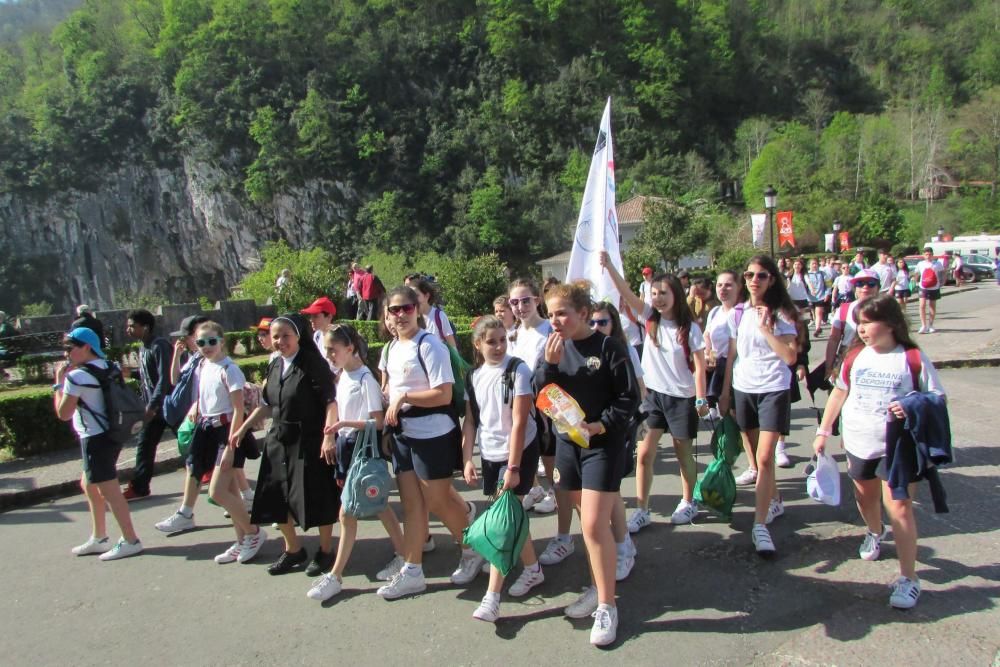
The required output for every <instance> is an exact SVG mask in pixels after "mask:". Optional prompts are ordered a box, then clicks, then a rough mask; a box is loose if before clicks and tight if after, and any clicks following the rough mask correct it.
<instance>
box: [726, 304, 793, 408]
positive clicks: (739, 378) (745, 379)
mask: <svg viewBox="0 0 1000 667" xmlns="http://www.w3.org/2000/svg"><path fill="white" fill-rule="evenodd" d="M726 323H727V324H728V327H729V337H730V338H735V339H736V365H735V366H734V367H733V389H736V390H739V391H742V392H743V393H746V394H767V393H770V392H773V391H784V390H786V389H788V387H789V386H791V383H792V370H791V369H790V368H789V367H788V364H786V363H785V362H784V361H782V360H781V357H779V356H778V353H777V352H775V351H774V350H772V349H771V345H770V344H769V343H768V342H767V338H765V337H764V334H763V333H761V331H760V326H759V324H758V322H757V309H756V308H754V307H753V306H751V305H750V304H749V303H747V304H746V306H745V307H744V309H743V317H742V319H741V320H740V326H739V330H737V327H736V309H735V308H734V309H732V310H731V311H729V315H728V316H727V317H726ZM795 334H796V331H795V325H794V324H792V323H791V322H789V321H788V320H787V319H785V315H784V313H780V312H779V313H778V317H777V320H776V321H775V324H774V335H775V336H794V335H795Z"/></svg>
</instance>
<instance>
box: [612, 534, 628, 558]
mask: <svg viewBox="0 0 1000 667" xmlns="http://www.w3.org/2000/svg"><path fill="white" fill-rule="evenodd" d="M625 539H626V540H627V539H628V538H625ZM615 551H616V552H617V553H618V555H619V556H624V555H625V554H627V553H628V542H626V541H624V540H623V541H621V542H617V543H615Z"/></svg>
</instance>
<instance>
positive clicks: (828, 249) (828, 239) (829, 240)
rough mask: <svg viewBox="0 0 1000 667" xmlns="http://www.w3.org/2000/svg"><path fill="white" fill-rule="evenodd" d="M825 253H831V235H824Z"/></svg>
mask: <svg viewBox="0 0 1000 667" xmlns="http://www.w3.org/2000/svg"><path fill="white" fill-rule="evenodd" d="M826 251H827V252H833V234H827V235H826Z"/></svg>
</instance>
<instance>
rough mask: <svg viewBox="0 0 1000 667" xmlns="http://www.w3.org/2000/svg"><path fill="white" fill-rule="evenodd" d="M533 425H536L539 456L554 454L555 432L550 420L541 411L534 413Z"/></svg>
mask: <svg viewBox="0 0 1000 667" xmlns="http://www.w3.org/2000/svg"><path fill="white" fill-rule="evenodd" d="M536 415H537V417H536V418H535V425H536V426H537V427H538V453H539V455H540V456H555V455H556V433H555V430H554V429H553V428H552V420H551V419H549V418H548V417H546V416H545V415H543V414H542V413H541V411H539V412H537V413H536Z"/></svg>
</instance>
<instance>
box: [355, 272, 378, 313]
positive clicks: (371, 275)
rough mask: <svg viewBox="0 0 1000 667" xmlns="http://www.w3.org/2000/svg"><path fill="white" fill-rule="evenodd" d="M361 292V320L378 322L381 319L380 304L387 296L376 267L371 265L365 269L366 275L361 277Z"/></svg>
mask: <svg viewBox="0 0 1000 667" xmlns="http://www.w3.org/2000/svg"><path fill="white" fill-rule="evenodd" d="M359 285H360V292H359V295H360V297H361V307H360V311H361V312H360V313H359V314H358V319H359V320H377V319H378V317H379V303H380V302H381V301H382V297H384V296H385V285H383V284H382V281H381V280H379V277H378V276H376V275H375V267H374V266H372V265H371V264H369V265H368V266H366V267H365V271H364V275H363V276H362V277H361V281H360V283H359Z"/></svg>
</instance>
